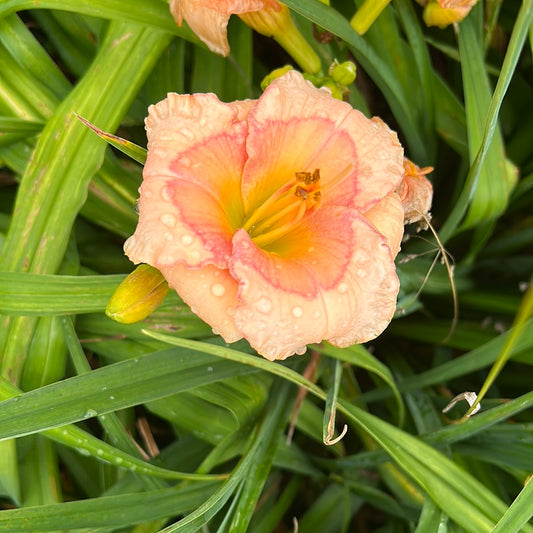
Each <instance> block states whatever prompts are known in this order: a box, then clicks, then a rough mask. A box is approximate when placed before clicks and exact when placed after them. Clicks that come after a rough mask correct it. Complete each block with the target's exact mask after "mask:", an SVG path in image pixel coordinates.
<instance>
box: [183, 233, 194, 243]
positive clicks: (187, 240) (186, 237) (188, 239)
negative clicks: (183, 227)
mask: <svg viewBox="0 0 533 533" xmlns="http://www.w3.org/2000/svg"><path fill="white" fill-rule="evenodd" d="M193 240H194V239H193V238H192V237H191V236H190V235H182V236H181V239H180V241H181V244H183V246H190V245H191V244H192V243H193Z"/></svg>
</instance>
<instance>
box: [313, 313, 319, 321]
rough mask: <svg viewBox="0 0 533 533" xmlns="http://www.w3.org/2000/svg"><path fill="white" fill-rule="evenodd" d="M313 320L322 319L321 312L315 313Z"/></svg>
mask: <svg viewBox="0 0 533 533" xmlns="http://www.w3.org/2000/svg"><path fill="white" fill-rule="evenodd" d="M313 318H314V319H315V320H317V319H319V318H320V311H315V312H314V313H313Z"/></svg>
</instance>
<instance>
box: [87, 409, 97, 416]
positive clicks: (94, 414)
mask: <svg viewBox="0 0 533 533" xmlns="http://www.w3.org/2000/svg"><path fill="white" fill-rule="evenodd" d="M97 414H98V413H97V412H96V411H95V410H94V409H87V411H85V413H83V418H91V417H93V416H96V415H97Z"/></svg>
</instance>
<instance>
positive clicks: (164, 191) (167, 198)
mask: <svg viewBox="0 0 533 533" xmlns="http://www.w3.org/2000/svg"><path fill="white" fill-rule="evenodd" d="M161 199H162V200H164V201H165V202H170V200H172V194H171V193H170V191H169V190H168V187H163V188H162V189H161Z"/></svg>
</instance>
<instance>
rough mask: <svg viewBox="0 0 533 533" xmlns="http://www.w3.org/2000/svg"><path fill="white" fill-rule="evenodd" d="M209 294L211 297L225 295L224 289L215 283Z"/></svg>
mask: <svg viewBox="0 0 533 533" xmlns="http://www.w3.org/2000/svg"><path fill="white" fill-rule="evenodd" d="M211 292H212V293H213V296H224V294H226V287H224V285H221V284H220V283H215V284H214V285H213V286H212V287H211Z"/></svg>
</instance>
